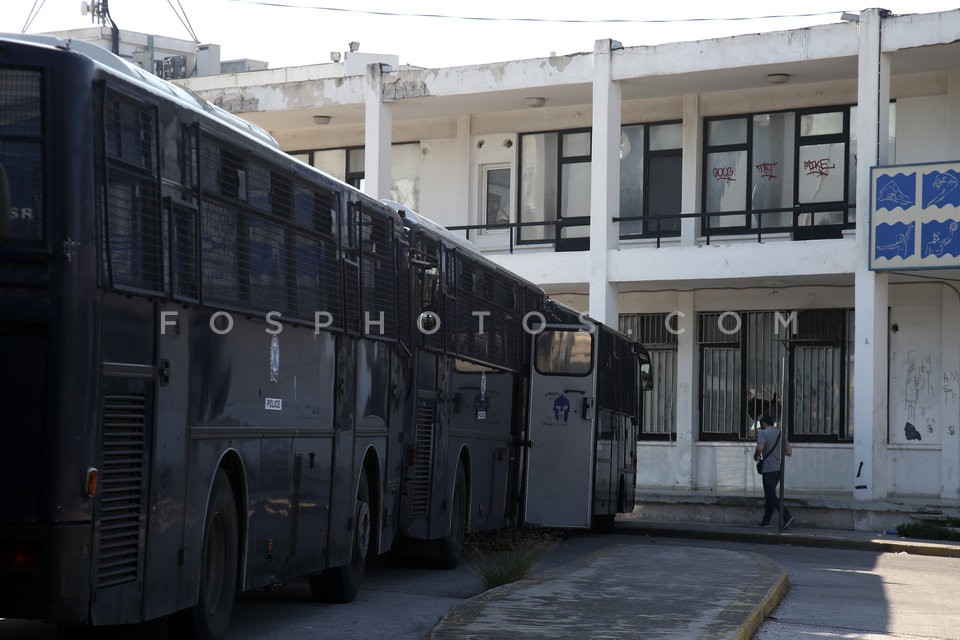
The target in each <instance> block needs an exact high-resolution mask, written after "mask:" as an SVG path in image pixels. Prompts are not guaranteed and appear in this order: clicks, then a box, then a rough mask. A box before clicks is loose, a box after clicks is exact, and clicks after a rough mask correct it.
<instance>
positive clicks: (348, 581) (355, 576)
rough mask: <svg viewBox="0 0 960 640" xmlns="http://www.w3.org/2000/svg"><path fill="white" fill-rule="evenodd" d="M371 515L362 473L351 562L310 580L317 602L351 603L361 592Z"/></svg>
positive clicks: (367, 491) (370, 533)
mask: <svg viewBox="0 0 960 640" xmlns="http://www.w3.org/2000/svg"><path fill="white" fill-rule="evenodd" d="M373 526H374V523H373V516H372V514H371V513H370V486H369V483H368V481H367V474H366V473H364V474H361V476H360V486H359V487H358V488H357V501H356V507H355V510H354V528H353V542H352V544H351V546H350V562H349V563H348V564H347V565H345V566H342V567H333V568H331V569H327V570H326V571H324V572H323V573H321V574H319V575H315V576H311V577H310V591H311V593H312V594H313V598H314V600H317V601H320V602H353V599H354V598H355V597H357V592H358V591H360V582H361V580H363V571H364V569H365V568H366V566H367V556H368V555H369V553H370V543H371V538H372V537H373V534H372V532H373Z"/></svg>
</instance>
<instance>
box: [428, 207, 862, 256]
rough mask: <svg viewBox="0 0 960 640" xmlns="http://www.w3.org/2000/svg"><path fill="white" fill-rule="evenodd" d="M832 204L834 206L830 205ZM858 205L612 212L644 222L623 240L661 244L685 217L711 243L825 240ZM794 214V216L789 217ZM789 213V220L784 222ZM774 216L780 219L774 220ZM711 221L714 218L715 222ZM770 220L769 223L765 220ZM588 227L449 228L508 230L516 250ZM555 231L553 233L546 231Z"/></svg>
mask: <svg viewBox="0 0 960 640" xmlns="http://www.w3.org/2000/svg"><path fill="white" fill-rule="evenodd" d="M831 205H832V206H831ZM854 209H855V207H854V205H852V204H851V205H848V204H842V203H830V204H827V205H823V204H821V205H818V206H816V207H813V206H805V207H782V208H777V209H762V210H753V211H746V210H741V211H704V212H701V213H671V214H664V215H655V216H619V217H616V218H613V220H612V221H613V222H614V223H617V224H619V223H624V222H639V223H642V224H643V227H644V230H643V231H642V232H641V233H636V234H623V233H621V235H620V239H621V240H654V241H655V246H656V247H657V248H659V247H660V246H661V245H662V243H663V241H664V239H669V238H679V237H680V227H682V225H683V220H689V219H694V220H698V221H699V222H700V232H699V234H698V238H700V239H702V240H703V242H704V243H705V244H707V245H709V244H710V243H711V241H712V240H713V239H714V238H722V237H727V236H732V235H736V236H751V235H755V236H756V240H757V242H763V240H764V238H765V237H769V236H772V235H782V234H790V235H791V237H792V239H793V240H820V239H828V238H839V237H841V236H842V232H843V231H844V230H847V229H854V228H856V225H855V223H854V222H853V221H851V217H852V216H851V214H852V213H853V212H854ZM839 211H843V212H845V213H844V215H843V216H842V218H843V220H842V221H840V222H833V221H831V222H828V223H821V222H818V220H821V219H823V218H824V217H826V216H828V215H831V214H836V213H837V212H839ZM788 216H789V217H788ZM735 218H741V219H742V220H743V224H730V225H720V224H718V221H719V220H725V219H727V220H729V219H735ZM785 218H786V219H787V222H788V224H783V222H784V220H785ZM772 220H775V221H776V222H773V221H772ZM711 223H713V224H712V225H711ZM765 223H766V224H765ZM583 226H586V227H589V226H590V218H589V217H588V216H581V217H577V218H568V219H560V220H544V221H537V222H503V223H497V224H479V225H456V226H451V227H447V229H449V230H450V231H454V232H463V233H464V235H465V237H466V239H467V240H471V239H473V238H476V237H477V236H478V235H480V234H482V233H484V232H489V231H500V230H506V231H508V233H507V234H506V235H507V237H508V241H507V247H506V249H507V250H508V251H509V253H513V252H514V251H515V250H516V248H517V247H518V246H538V245H552V246H554V247H555V251H577V250H580V251H582V250H586V249H588V248H589V235H587V236H573V237H564V235H563V233H564V230H566V229H570V228H575V227H583ZM535 227H543V228H544V230H545V231H544V234H543V235H544V236H545V237H543V238H523V237H522V235H523V234H522V232H521V230H522V229H526V228H535ZM550 228H552V233H550ZM546 236H552V237H546Z"/></svg>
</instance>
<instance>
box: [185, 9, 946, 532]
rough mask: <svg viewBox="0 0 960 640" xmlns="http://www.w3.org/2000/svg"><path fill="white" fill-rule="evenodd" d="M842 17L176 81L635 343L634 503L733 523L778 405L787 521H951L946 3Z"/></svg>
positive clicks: (754, 487)
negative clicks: (503, 54) (757, 437)
mask: <svg viewBox="0 0 960 640" xmlns="http://www.w3.org/2000/svg"><path fill="white" fill-rule="evenodd" d="M847 18H853V19H847V20H842V21H839V22H837V23H835V24H829V25H824V26H818V27H812V28H804V29H798V30H793V31H781V32H775V33H762V34H754V35H745V36H738V37H728V38H722V39H716V40H704V41H697V42H678V43H671V44H663V45H657V46H624V45H622V44H621V43H619V42H616V41H614V40H603V41H598V42H597V43H596V46H595V49H594V50H593V51H591V52H584V53H575V54H570V55H560V56H555V57H549V58H542V59H533V60H516V61H508V62H502V63H497V64H486V65H479V66H471V67H457V68H439V69H420V68H406V67H405V68H399V67H397V65H396V58H395V57H390V56H384V57H382V58H378V57H377V56H369V55H368V57H367V58H365V59H364V62H365V63H369V62H373V64H366V65H365V66H364V67H363V68H362V69H361V70H358V69H357V67H356V65H354V67H353V69H352V71H351V70H349V69H347V68H346V66H345V64H344V63H343V62H336V63H328V64H320V65H315V66H306V67H297V68H287V69H277V70H262V71H253V72H248V73H239V74H222V75H214V76H208V77H199V78H190V79H187V80H184V81H182V82H183V84H184V85H186V86H188V87H189V88H191V89H193V90H195V91H197V92H199V93H200V94H201V95H203V96H204V97H206V98H208V99H210V100H211V101H212V102H214V103H216V104H219V105H221V106H224V107H225V108H228V109H232V110H234V111H236V112H239V113H241V114H242V115H243V116H244V117H246V118H248V119H250V120H252V121H254V122H256V123H257V124H259V125H261V126H263V127H264V128H266V129H267V130H269V131H270V132H271V133H272V134H273V135H274V137H275V138H276V139H277V140H278V141H279V143H280V145H281V147H282V148H283V149H284V150H286V151H288V152H290V153H292V154H295V155H297V156H298V157H300V158H301V159H303V160H304V161H305V162H308V163H311V164H313V165H314V166H317V167H319V168H321V169H323V170H325V171H327V172H329V173H332V174H334V175H336V176H337V177H339V178H341V179H343V180H345V181H347V182H350V183H352V184H355V185H357V186H360V187H362V188H363V189H364V190H366V191H367V192H369V193H373V194H376V195H378V196H380V197H383V198H389V199H393V200H397V201H401V202H403V203H404V204H407V205H408V206H410V207H411V208H414V209H416V210H418V211H419V212H421V213H422V214H424V215H426V216H428V217H430V218H432V219H434V220H435V221H437V222H439V223H441V224H443V225H446V226H448V227H451V228H454V229H457V230H459V232H460V233H462V234H464V235H465V236H467V237H468V238H469V239H470V240H471V241H473V242H474V243H476V245H477V246H478V247H479V248H481V249H482V250H483V251H485V252H486V254H487V255H488V256H489V257H490V258H491V259H493V260H495V261H497V262H499V263H500V264H503V265H505V266H506V267H508V268H510V269H512V270H514V271H516V272H518V273H520V274H522V275H523V276H525V277H527V278H529V279H531V280H533V281H535V282H537V283H540V284H541V285H542V286H543V287H544V288H545V289H546V290H547V291H548V292H550V293H551V294H552V295H553V296H554V297H556V298H559V299H561V300H564V301H566V302H568V303H570V304H572V305H574V306H576V307H579V308H582V309H584V310H587V311H589V313H590V314H591V315H592V316H594V317H596V318H598V319H601V320H604V321H606V322H608V323H612V324H617V323H619V324H620V326H621V327H622V328H623V329H624V330H627V331H630V332H632V333H633V334H634V335H635V336H637V337H638V338H639V339H640V340H641V341H643V342H644V343H646V344H647V345H649V346H650V348H651V349H652V350H653V352H654V355H655V360H656V364H657V389H656V390H655V391H654V392H652V394H650V396H649V398H648V402H647V408H646V416H645V423H644V425H643V435H642V439H641V440H640V442H639V443H638V455H639V473H638V477H639V481H638V484H639V485H640V488H641V490H642V493H643V494H644V496H645V498H644V500H643V502H642V504H641V508H643V509H646V510H647V511H648V512H649V513H651V514H654V515H658V516H659V517H675V518H695V517H710V518H722V519H726V520H731V521H733V520H744V521H745V522H748V521H749V520H747V515H746V513H745V512H746V510H747V509H748V508H750V509H753V510H754V515H755V513H756V505H757V500H758V496H759V494H760V492H761V490H760V484H759V476H758V475H757V474H756V472H755V471H754V468H753V465H752V462H751V456H752V450H753V439H754V432H753V424H754V418H755V417H756V415H757V413H758V412H759V411H761V410H771V411H773V412H775V413H777V414H779V415H780V416H781V418H780V419H781V421H782V423H783V424H784V425H785V426H786V427H787V432H788V434H789V439H790V441H791V442H792V443H793V445H794V451H795V453H794V455H793V457H792V458H790V459H789V464H788V468H787V482H786V486H787V497H788V499H791V497H792V498H793V499H794V500H796V504H797V505H798V506H799V508H798V509H796V510H795V513H797V516H798V522H799V523H800V524H801V526H802V525H803V524H808V525H812V526H818V525H819V526H836V527H852V528H861V529H871V528H873V529H874V530H876V528H878V527H881V526H887V525H889V524H895V523H896V522H898V521H903V520H904V519H906V515H905V513H904V512H916V511H931V512H954V513H955V512H956V509H957V508H958V507H960V287H958V285H957V282H956V280H957V278H958V276H960V270H958V269H957V267H958V266H960V258H958V257H957V254H958V253H960V236H958V237H956V238H955V239H954V238H953V234H954V232H955V231H956V230H957V225H956V224H951V223H952V221H954V220H956V219H958V218H960V215H958V205H960V200H958V197H960V196H958V194H960V187H958V186H957V178H958V173H957V171H958V170H960V10H957V11H950V12H943V13H936V14H919V15H904V16H896V15H889V14H888V13H887V12H885V11H882V10H878V9H869V10H864V11H862V12H861V13H860V14H859V16H858V17H856V16H847ZM932 163H939V164H932ZM886 165H906V166H903V167H897V168H896V169H889V168H888V169H873V168H874V167H878V166H879V167H884V166H886ZM928 165H929V166H928ZM911 176H912V177H911ZM911 181H912V182H911ZM951 185H952V187H951ZM953 189H956V190H957V191H953ZM911 198H912V200H911ZM951 239H953V243H952V244H951V242H950V241H951ZM743 496H751V498H750V499H749V501H744V500H745V498H742V497H743ZM677 503H685V504H687V506H686V507H683V508H681V506H678V504H677ZM708 504H724V505H728V506H734V507H739V508H738V509H728V510H726V511H725V512H719V511H712V512H710V513H707V512H706V511H704V508H703V507H704V506H705V505H708ZM658 505H660V506H658ZM662 505H667V507H666V508H663V507H662Z"/></svg>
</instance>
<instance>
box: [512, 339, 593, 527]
mask: <svg viewBox="0 0 960 640" xmlns="http://www.w3.org/2000/svg"><path fill="white" fill-rule="evenodd" d="M595 360H596V339H595V336H594V335H592V334H590V333H589V332H587V331H586V330H584V329H583V327H582V326H580V325H574V326H560V325H547V327H546V328H545V329H544V330H543V331H542V332H541V333H540V334H538V335H537V336H535V338H534V341H533V364H534V367H533V371H532V372H531V380H530V412H529V416H530V424H529V428H528V440H529V448H528V450H527V474H526V483H525V484H526V492H525V500H524V502H525V507H524V521H525V522H526V523H527V524H539V525H544V526H555V527H568V528H589V527H590V525H591V520H592V514H593V504H592V501H593V480H594V457H595V453H594V452H595V436H594V433H595V426H594V423H595V421H596V418H597V416H596V411H595V400H596V367H594V362H595Z"/></svg>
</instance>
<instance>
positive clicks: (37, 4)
mask: <svg viewBox="0 0 960 640" xmlns="http://www.w3.org/2000/svg"><path fill="white" fill-rule="evenodd" d="M46 1H47V0H33V6H32V7H30V13H29V14H27V20H26V22H24V23H23V29H22V30H21V31H20V33H26V32H27V29H29V28H30V25H31V24H33V21H34V20H36V19H37V14H39V13H40V9H42V8H43V5H44V4H45V3H46Z"/></svg>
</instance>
